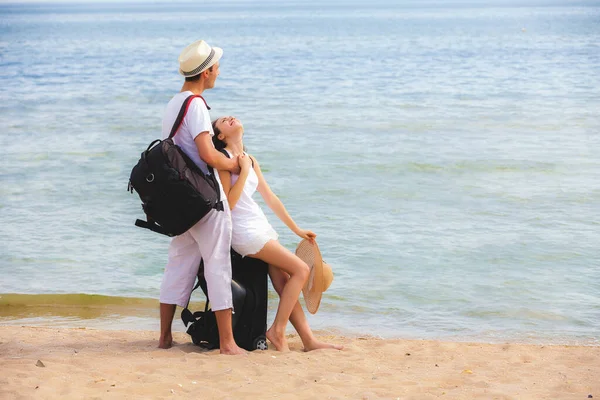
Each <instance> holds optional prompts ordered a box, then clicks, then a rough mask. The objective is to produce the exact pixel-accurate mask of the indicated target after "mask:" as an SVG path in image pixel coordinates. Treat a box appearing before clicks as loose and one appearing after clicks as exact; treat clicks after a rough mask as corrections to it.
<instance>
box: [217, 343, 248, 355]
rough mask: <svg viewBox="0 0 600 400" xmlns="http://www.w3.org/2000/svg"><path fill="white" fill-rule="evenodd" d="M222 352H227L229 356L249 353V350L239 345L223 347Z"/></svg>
mask: <svg viewBox="0 0 600 400" xmlns="http://www.w3.org/2000/svg"><path fill="white" fill-rule="evenodd" d="M220 352H221V354H225V355H228V356H236V355H243V354H248V352H247V351H246V350H244V349H242V348H241V347H239V346H238V345H231V346H225V347H221V348H220Z"/></svg>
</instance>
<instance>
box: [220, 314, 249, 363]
mask: <svg viewBox="0 0 600 400" xmlns="http://www.w3.org/2000/svg"><path fill="white" fill-rule="evenodd" d="M215 317H216V318H217V328H218V329H219V348H220V350H221V354H228V355H236V354H246V353H247V352H246V350H244V349H242V348H241V347H239V346H238V345H237V343H235V339H234V338H233V328H232V327H231V309H230V308H228V309H226V310H219V311H215Z"/></svg>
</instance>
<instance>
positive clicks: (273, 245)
mask: <svg viewBox="0 0 600 400" xmlns="http://www.w3.org/2000/svg"><path fill="white" fill-rule="evenodd" d="M250 257H253V258H258V259H260V260H263V261H264V262H266V263H267V264H271V265H273V266H275V267H277V268H279V269H280V270H282V271H284V272H286V273H288V274H289V276H290V278H289V280H288V282H287V284H286V285H285V287H284V288H283V290H282V291H281V295H280V300H279V306H278V307H277V314H276V315H275V321H273V325H271V327H270V328H269V330H268V331H267V338H268V339H269V341H270V342H271V343H273V345H274V346H275V348H276V349H277V350H279V351H287V350H289V347H288V345H287V341H286V339H285V328H286V326H287V322H288V321H289V319H290V314H291V313H292V310H293V309H294V306H295V304H296V303H297V301H298V297H299V296H300V292H301V291H302V287H303V286H304V283H305V282H306V280H307V279H308V274H309V269H308V265H306V263H305V262H304V261H302V260H301V259H300V258H298V257H297V256H296V255H295V254H293V253H292V252H291V251H289V250H288V249H286V248H285V247H283V246H282V245H281V244H280V243H279V242H278V241H277V240H270V241H268V242H267V244H265V246H264V247H263V248H262V249H261V250H260V251H259V252H258V253H256V254H254V255H251V256H250Z"/></svg>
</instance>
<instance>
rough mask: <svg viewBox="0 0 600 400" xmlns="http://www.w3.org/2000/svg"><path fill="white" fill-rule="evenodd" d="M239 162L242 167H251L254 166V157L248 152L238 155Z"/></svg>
mask: <svg viewBox="0 0 600 400" xmlns="http://www.w3.org/2000/svg"><path fill="white" fill-rule="evenodd" d="M238 164H240V168H241V169H249V168H252V159H251V158H250V156H249V155H247V154H242V155H240V156H238Z"/></svg>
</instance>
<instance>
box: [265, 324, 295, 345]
mask: <svg viewBox="0 0 600 400" xmlns="http://www.w3.org/2000/svg"><path fill="white" fill-rule="evenodd" d="M267 339H269V342H271V343H273V346H275V349H276V350H277V351H290V348H289V347H288V344H287V340H286V338H285V332H282V333H278V332H275V329H273V327H271V328H269V330H268V331H267Z"/></svg>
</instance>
